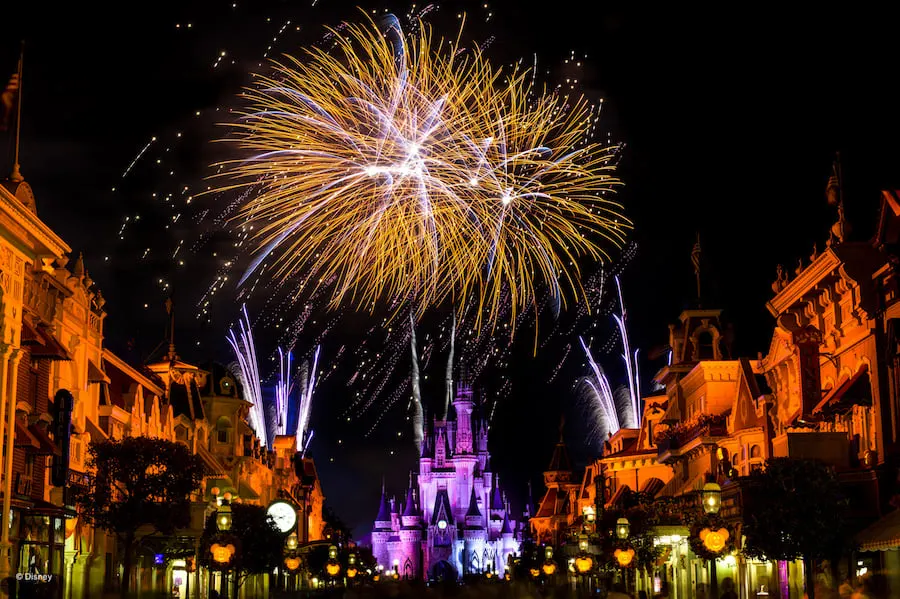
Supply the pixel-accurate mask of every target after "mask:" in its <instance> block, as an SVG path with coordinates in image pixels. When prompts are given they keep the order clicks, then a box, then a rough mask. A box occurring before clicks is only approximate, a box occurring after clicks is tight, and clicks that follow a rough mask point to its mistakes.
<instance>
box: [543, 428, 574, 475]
mask: <svg viewBox="0 0 900 599" xmlns="http://www.w3.org/2000/svg"><path fill="white" fill-rule="evenodd" d="M571 471H572V461H571V460H570V459H569V451H568V450H567V449H566V442H565V441H564V440H563V436H562V434H560V436H559V441H557V443H556V447H555V448H554V449H553V457H552V458H550V466H548V467H547V472H571Z"/></svg>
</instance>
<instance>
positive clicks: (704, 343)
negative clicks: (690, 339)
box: [697, 332, 716, 360]
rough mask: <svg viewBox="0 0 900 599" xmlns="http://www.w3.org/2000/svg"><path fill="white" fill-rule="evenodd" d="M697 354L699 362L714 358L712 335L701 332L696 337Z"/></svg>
mask: <svg viewBox="0 0 900 599" xmlns="http://www.w3.org/2000/svg"><path fill="white" fill-rule="evenodd" d="M697 346H698V347H697V353H698V356H699V358H700V359H701V360H714V359H715V357H716V352H715V349H714V348H713V336H712V333H709V332H703V333H700V334H699V335H698V336H697Z"/></svg>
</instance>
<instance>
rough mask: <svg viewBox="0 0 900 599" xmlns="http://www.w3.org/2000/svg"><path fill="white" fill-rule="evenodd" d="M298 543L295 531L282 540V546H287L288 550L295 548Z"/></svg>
mask: <svg viewBox="0 0 900 599" xmlns="http://www.w3.org/2000/svg"><path fill="white" fill-rule="evenodd" d="M298 544H299V542H298V541H297V534H296V533H291V534H290V535H289V536H288V538H287V539H286V540H285V542H284V546H285V547H287V548H288V550H290V551H293V550H294V549H296V548H297V545H298Z"/></svg>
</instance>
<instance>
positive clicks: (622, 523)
mask: <svg viewBox="0 0 900 599" xmlns="http://www.w3.org/2000/svg"><path fill="white" fill-rule="evenodd" d="M630 532H631V523H630V522H628V518H619V519H618V520H616V536H617V537H619V538H620V539H622V540H623V541H624V540H625V539H627V538H628V533H630Z"/></svg>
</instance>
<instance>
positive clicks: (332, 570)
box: [325, 545, 341, 586]
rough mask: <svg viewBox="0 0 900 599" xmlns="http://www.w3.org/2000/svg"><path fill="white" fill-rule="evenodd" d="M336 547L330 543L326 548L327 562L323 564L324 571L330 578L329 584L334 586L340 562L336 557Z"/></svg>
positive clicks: (339, 571) (339, 570)
mask: <svg viewBox="0 0 900 599" xmlns="http://www.w3.org/2000/svg"><path fill="white" fill-rule="evenodd" d="M337 553H338V550H337V547H335V546H334V545H331V546H330V547H329V548H328V563H327V564H325V572H327V573H328V576H329V577H330V578H331V584H332V586H334V584H335V582H336V579H337V577H338V575H339V574H340V573H341V563H340V562H339V561H338V559H337Z"/></svg>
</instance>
